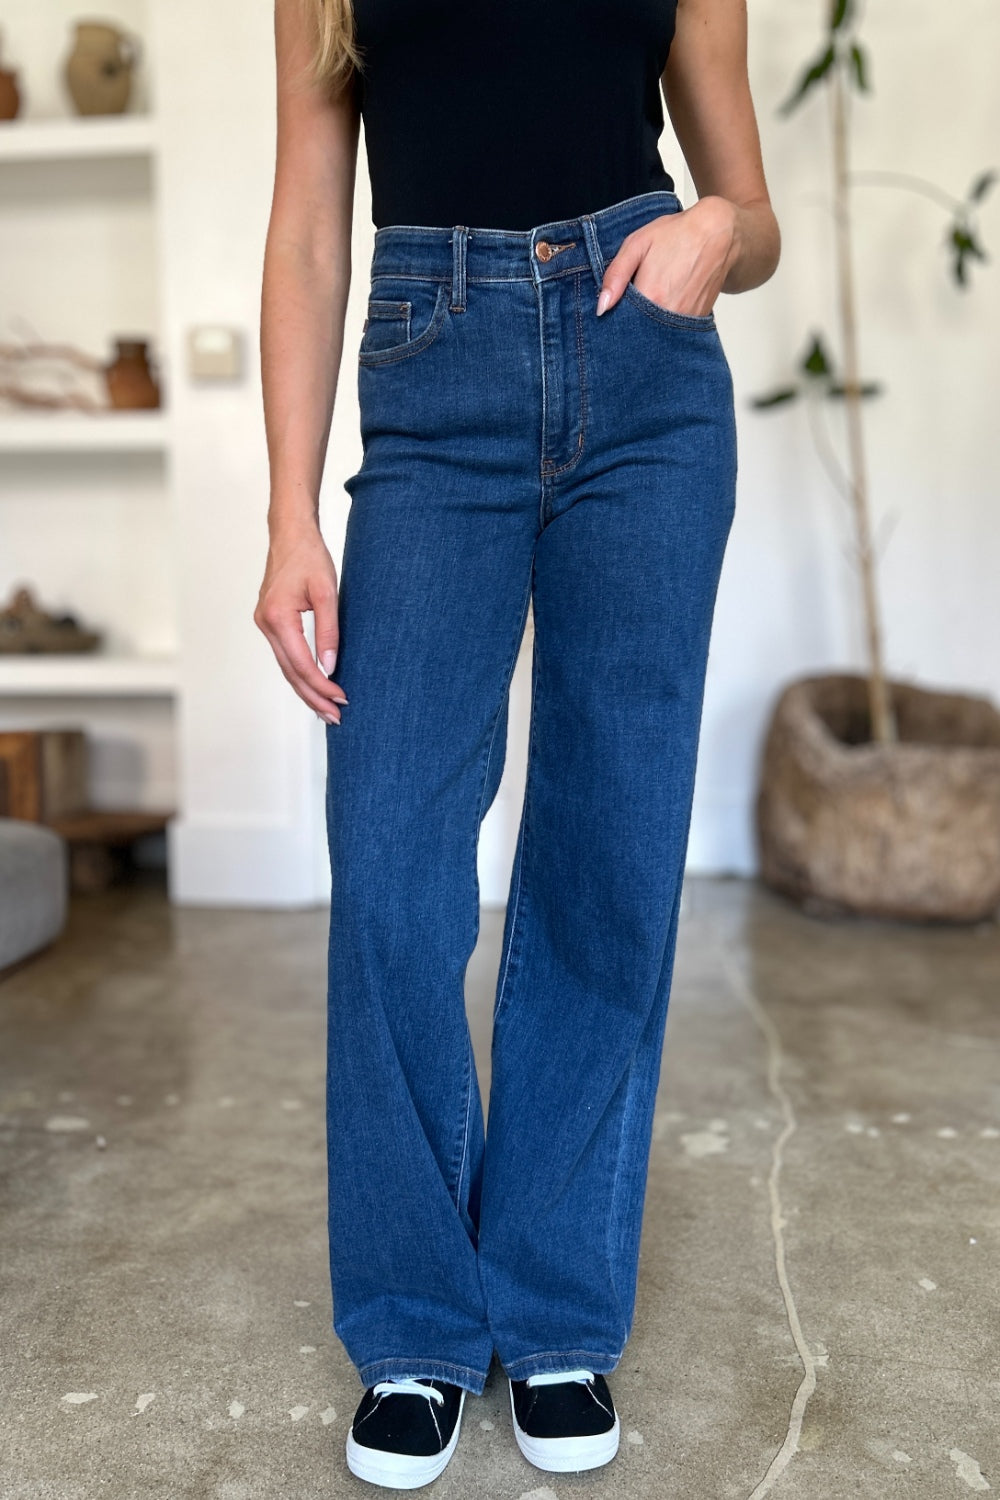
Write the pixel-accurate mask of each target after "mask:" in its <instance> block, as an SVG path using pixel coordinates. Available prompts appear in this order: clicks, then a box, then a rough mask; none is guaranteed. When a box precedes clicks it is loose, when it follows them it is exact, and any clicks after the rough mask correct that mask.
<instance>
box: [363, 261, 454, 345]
mask: <svg viewBox="0 0 1000 1500" xmlns="http://www.w3.org/2000/svg"><path fill="white" fill-rule="evenodd" d="M450 295H451V283H450V282H447V281H431V280H428V279H427V278H424V277H415V276H409V277H408V276H389V275H379V276H375V277H373V278H372V287H371V294H370V296H369V298H368V307H367V313H366V316H365V321H364V327H363V328H362V332H361V344H360V347H359V349H358V360H359V362H360V363H361V364H363V365H382V364H394V363H395V362H396V361H397V360H401V359H410V358H412V357H413V355H415V354H419V352H420V351H421V349H426V348H427V346H428V345H429V344H431V343H433V341H434V339H435V338H436V337H437V335H438V333H439V332H440V330H441V327H442V325H443V324H444V320H445V318H446V317H447V314H448V300H449V297H450Z"/></svg>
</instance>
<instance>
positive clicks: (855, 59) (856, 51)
mask: <svg viewBox="0 0 1000 1500" xmlns="http://www.w3.org/2000/svg"><path fill="white" fill-rule="evenodd" d="M851 66H852V68H853V70H854V81H855V83H856V84H857V86H858V88H859V89H860V90H861V92H862V93H863V94H867V93H870V92H871V90H870V88H869V86H868V56H867V53H865V52H863V51H862V49H861V48H860V47H859V46H858V44H857V42H852V43H851Z"/></svg>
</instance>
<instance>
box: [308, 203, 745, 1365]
mask: <svg viewBox="0 0 1000 1500" xmlns="http://www.w3.org/2000/svg"><path fill="white" fill-rule="evenodd" d="M680 209H681V203H680V201H679V199H678V198H677V197H676V195H675V194H673V193H671V192H668V191H665V190H657V191H654V192H649V193H644V194H640V195H639V196H637V197H634V198H629V199H626V200H624V201H622V202H620V203H616V204H613V205H611V206H610V207H608V208H604V209H601V210H600V211H597V212H595V213H591V214H584V215H582V216H581V217H579V218H571V219H565V220H562V221H559V222H555V223H550V224H544V225H541V226H538V227H537V228H535V229H533V230H525V231H523V232H522V231H508V230H498V229H489V228H482V229H477V228H475V227H471V228H469V227H467V226H461V225H459V226H452V227H451V228H429V227H424V226H408V225H396V224H393V225H388V226H386V227H384V228H381V229H379V230H378V231H377V232H376V235H375V246H374V255H373V260H372V266H371V298H370V301H369V304H368V317H367V320H366V323H365V328H364V333H363V335H362V340H361V346H360V349H359V351H358V391H359V398H360V411H361V435H362V440H363V459H362V463H361V467H360V469H359V470H358V471H357V473H355V474H353V475H351V476H350V477H349V478H348V479H347V480H346V482H345V487H346V489H347V491H348V493H349V495H350V496H351V507H350V512H349V516H348V524H347V532H346V539H345V546H344V553H343V560H342V565H341V576H340V605H339V622H340V647H339V656H338V661H337V668H336V671H335V672H334V674H333V675H334V677H335V678H336V680H337V681H338V682H339V683H340V684H341V685H342V686H343V688H344V691H345V693H346V694H347V697H348V699H349V700H350V701H349V705H348V706H347V707H346V708H345V709H344V710H343V714H342V723H341V724H340V725H339V726H336V725H330V726H329V727H328V729H327V731H326V738H327V801H326V818H327V832H328V839H329V849H330V871H331V908H330V938H329V955H328V960H329V1006H328V1056H327V1127H328V1166H329V1236H330V1238H329V1245H330V1271H331V1279H332V1291H333V1310H334V1316H333V1327H334V1330H335V1332H336V1333H337V1335H338V1337H339V1338H340V1339H341V1341H342V1343H343V1345H344V1348H345V1349H346V1351H347V1353H348V1355H349V1357H350V1359H351V1360H352V1361H353V1363H354V1364H355V1366H356V1368H357V1370H358V1373H359V1375H360V1378H361V1380H362V1382H363V1384H364V1385H366V1386H368V1385H372V1384H374V1383H375V1382H376V1381H377V1380H384V1379H392V1378H396V1379H398V1378H402V1377H405V1376H410V1375H417V1376H424V1377H436V1378H438V1379H441V1380H447V1381H451V1382H454V1383H455V1384H457V1385H461V1386H464V1387H465V1388H466V1389H467V1390H469V1391H472V1392H475V1393H479V1392H481V1391H482V1389H483V1385H484V1382H485V1379H486V1374H487V1370H488V1368H489V1365H490V1362H491V1358H492V1356H493V1353H494V1350H495V1351H496V1353H497V1355H498V1357H499V1359H500V1362H501V1364H502V1365H503V1367H504V1369H505V1370H506V1372H507V1374H508V1375H510V1376H511V1377H512V1378H514V1379H524V1378H525V1377H526V1376H528V1375H531V1374H539V1373H544V1372H556V1371H559V1370H570V1369H575V1368H577V1367H580V1366H586V1367H587V1368H590V1369H593V1370H595V1371H601V1372H604V1373H607V1372H608V1371H610V1370H612V1369H613V1368H614V1367H615V1365H616V1364H617V1363H618V1361H619V1359H620V1358H621V1355H622V1352H623V1347H624V1345H625V1341H626V1339H627V1338H628V1336H629V1331H630V1328H631V1324H632V1317H633V1310H634V1303H635V1292H636V1277H637V1269H638V1257H639V1238H640V1225H641V1220H642V1213H643V1205H644V1198H645V1187H646V1174H647V1168H648V1161H649V1146H650V1138H651V1132H652V1117H653V1105H654V1098H655V1094H656V1088H657V1082H658V1077H659V1069H660V1057H661V1052H662V1047H663V1035H664V1027H665V1023H666V1013H667V1001H668V993H669V989H670V980H671V971H672V967H673V958H674V946H675V939H676V931H677V915H678V906H679V900H680V892H681V882H682V877H683V869H684V862H685V853H686V846H687V840H688V830H689V823H690V814H691V803H692V792H693V785H694V775H695V761H696V755H697V743H698V736H699V729H700V721H701V710H702V699H703V691H704V680H705V668H706V660H707V655H708V645H709V633H710V629H711V623H712V617H713V611H714V607H715V597H716V589H717V585H718V580H719V574H720V569H721V565H722V560H723V553H724V550H725V546H726V542H727V539H728V534H729V530H730V526H731V523H732V519H733V512H734V506H735V488H736V434H735V414H734V406H733V390H732V378H731V373H730V369H729V365H728V362H727V359H726V356H725V354H724V352H723V348H722V344H721V342H720V339H719V334H718V331H717V328H716V324H715V318H714V315H713V314H708V315H707V316H703V317H699V316H690V315H682V314H679V313H675V312H671V311H667V310H665V309H664V308H662V307H661V306H660V305H659V304H658V303H656V302H654V301H652V300H650V299H649V298H647V297H645V296H643V295H642V293H640V292H639V291H637V290H636V289H635V287H634V286H633V285H632V284H631V283H630V284H629V286H628V288H627V290H626V292H625V294H624V296H623V298H622V299H621V301H620V302H618V303H616V304H615V305H614V306H613V307H612V308H611V309H609V311H608V312H607V313H605V314H604V315H603V316H602V317H600V318H598V317H597V316H596V311H595V308H596V301H597V293H598V288H599V284H600V281H601V277H602V275H603V273H604V269H605V266H606V265H607V262H608V261H609V260H610V259H611V257H612V256H613V255H614V254H615V252H616V251H617V250H618V248H619V246H620V245H621V242H622V240H623V238H624V237H625V235H626V234H628V233H629V232H630V231H631V230H633V229H636V228H637V227H639V226H640V225H642V224H644V223H647V222H648V221H649V220H651V219H653V218H655V217H657V216H658V215H661V214H670V213H676V212H678V211H679V210H680ZM529 600H531V601H532V602H533V617H534V645H533V656H532V707H531V721H530V735H529V751H528V769H527V783H526V791H525V797H524V804H523V809H522V813H521V822H520V831H519V835H518V840H517V845H516V853H515V858H514V865H513V871H512V876H511V888H510V894H509V899H508V903H507V908H506V916H505V923H504V933H503V952H502V958H501V963H500V970H499V977H498V983H497V991H496V998H495V1007H494V1027H493V1040H492V1086H491V1092H490V1100H489V1117H488V1119H489V1129H488V1132H487V1131H486V1130H485V1129H484V1121H483V1108H482V1101H481V1098H480V1092H479V1088H478V1084H477V1080H476V1070H475V1066H474V1062H473V1054H472V1048H471V1045H470V1039H469V1028H468V1024H467V1020H466V1012H465V1005H464V993H463V991H464V976H465V970H466V965H467V962H468V960H469V957H470V954H471V953H472V950H473V948H474V947H475V944H476V939H477V935H478V931H479V886H478V880H477V853H476V851H477V841H478V837H479V829H480V824H481V821H482V818H483V815H484V814H485V812H486V810H487V809H488V807H489V806H490V804H491V802H492V800H493V797H494V795H495V793H496V790H497V786H498V783H499V780H500V775H501V772H502V769H503V764H504V755H505V741H506V730H507V702H508V689H509V686H510V681H511V676H512V673H513V670H514V664H515V660H516V658H517V655H518V648H519V645H520V642H521V639H522V635H523V632H524V629H525V623H526V616H527V611H528V604H529Z"/></svg>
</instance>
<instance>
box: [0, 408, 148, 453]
mask: <svg viewBox="0 0 1000 1500" xmlns="http://www.w3.org/2000/svg"><path fill="white" fill-rule="evenodd" d="M169 446H170V418H169V415H168V414H167V412H166V411H107V412H103V411H102V412H83V411H81V412H64V411H60V412H53V413H49V412H40V413H38V414H34V413H27V414H24V415H22V414H21V413H17V414H16V415H10V414H8V413H4V414H3V415H2V416H0V453H164V452H166V450H167V449H168V448H169Z"/></svg>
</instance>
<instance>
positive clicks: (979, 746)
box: [751, 0, 1000, 921]
mask: <svg viewBox="0 0 1000 1500" xmlns="http://www.w3.org/2000/svg"><path fill="white" fill-rule="evenodd" d="M822 89H826V90H827V91H828V97H829V102H830V121H831V128H830V148H831V153H832V166H833V197H834V203H833V207H834V221H835V251H836V273H837V290H838V302H839V324H840V326H839V335H840V343H841V347H842V350H843V359H842V373H841V372H839V371H838V370H837V368H836V366H835V362H834V360H833V358H832V356H831V354H830V353H829V345H828V341H827V340H826V339H824V338H823V337H822V335H821V334H813V335H812V336H811V338H810V341H809V344H808V347H807V349H806V352H805V354H804V356H803V358H802V360H801V362H800V364H799V368H798V372H797V378H796V380H795V381H793V382H791V383H788V384H786V385H784V386H782V387H780V388H779V389H777V390H774V391H771V392H769V393H767V394H765V395H762V396H759V397H757V398H755V399H754V400H753V401H752V403H751V404H752V405H753V406H754V407H755V408H756V409H757V410H775V409H777V408H781V407H786V406H788V405H789V404H790V403H792V402H794V401H796V400H797V399H798V398H800V397H805V398H806V399H807V400H808V401H810V402H813V403H815V402H817V401H831V402H835V403H837V405H838V406H839V407H841V408H842V410H843V412H844V417H845V424H846V439H847V462H846V464H845V465H843V466H842V465H841V464H840V463H839V461H838V460H837V459H836V458H835V456H834V455H833V454H832V452H830V451H824V452H823V454H822V456H823V458H824V461H825V463H826V465H827V468H828V471H829V472H830V474H831V477H832V478H833V480H834V482H835V484H836V485H837V487H838V488H839V489H840V490H841V492H842V493H843V495H844V498H845V499H846V500H847V502H848V504H849V506H850V510H851V518H852V529H853V552H854V556H855V559H856V562H857V568H858V577H859V583H860V598H861V606H862V611H863V617H864V634H865V641H866V647H867V655H868V663H867V667H868V670H867V673H866V674H861V673H853V672H839V673H826V674H818V675H813V676H809V677H804V678H800V679H798V680H796V681H793V682H791V683H790V684H788V685H787V686H786V688H785V689H784V691H783V692H782V693H781V694H780V695H779V697H778V700H777V703H776V705H775V707H774V710H773V713H772V716H771V719H770V722H769V724H768V727H767V731H766V734H765V738H764V746H763V753H762V757H761V763H760V773H759V781H758V787H757V794H756V801H755V809H754V812H755V828H756V836H757V845H758V854H759V862H760V874H761V878H762V879H763V880H764V881H765V883H767V884H768V885H770V886H772V887H773V888H775V889H777V890H779V891H782V892H783V893H784V894H786V895H788V896H790V897H791V898H793V899H794V900H796V901H798V902H799V903H800V904H801V905H803V906H804V907H806V908H807V909H809V910H811V911H814V912H816V913H819V914H835V913H849V912H854V913H858V914H864V915H869V916H883V917H893V918H902V919H911V920H945V921H978V920H982V919H984V918H987V917H991V916H994V915H995V914H996V912H997V909H998V908H1000V712H998V711H997V709H996V708H995V707H994V705H993V704H992V703H991V702H990V701H989V700H988V699H985V698H982V697H975V696H972V695H969V694H964V693H960V692H948V691H939V690H933V689H929V688H924V687H919V686H917V685H916V684H914V683H907V682H902V681H892V680H890V679H889V677H888V676H887V673H886V668H885V662H884V651H883V642H882V627H881V615H880V607H879V596H878V578H877V570H876V557H875V547H874V544H873V530H872V524H871V506H870V499H869V487H868V479H867V467H866V461H865V440H864V424H863V406H864V403H865V401H867V400H870V399H872V398H874V397H876V396H878V395H879V394H880V392H881V386H880V385H879V384H878V383H876V382H873V381H866V380H864V379H863V378H862V375H861V364H860V357H859V350H858V324H859V318H858V310H857V301H856V289H855V281H854V255H853V219H852V215H851V190H852V187H853V186H854V185H855V184H857V183H859V182H862V181H864V182H880V183H887V184H893V185H898V186H903V187H908V188H912V189H914V190H916V191H919V192H921V193H924V194H926V195H927V196H929V197H931V198H933V199H934V200H935V201H937V202H939V203H942V204H943V205H944V206H945V207H946V208H947V209H948V211H949V215H950V217H949V222H948V227H947V232H946V237H945V244H946V247H947V250H948V252H949V260H950V266H951V273H952V276H953V279H954V281H955V283H956V284H957V286H959V287H960V288H964V287H966V286H967V285H968V282H969V273H970V266H971V263H972V262H973V261H976V260H979V261H985V260H986V259H987V257H986V254H985V252H984V250H983V247H982V244H981V242H980V239H979V235H978V231H977V228H976V224H975V213H976V209H977V207H978V205H979V204H980V203H981V202H982V201H983V199H984V198H985V197H986V195H987V194H988V193H989V191H990V190H991V188H992V186H993V183H994V181H995V178H996V173H995V172H993V171H988V172H982V173H980V174H979V175H978V176H977V178H976V179H975V181H974V182H973V184H972V186H971V188H970V190H969V192H968V193H967V194H966V196H965V198H964V199H961V200H956V199H954V198H953V197H951V196H950V195H948V194H946V193H943V192H942V191H941V190H940V189H938V188H937V187H936V186H935V185H934V184H932V183H929V182H927V181H926V180H925V179H923V178H919V177H914V176H911V175H909V174H905V173H899V172H865V173H860V172H852V170H851V165H850V117H849V104H850V98H851V94H852V92H853V93H858V94H861V93H868V92H870V86H869V61H868V56H867V52H866V50H865V48H864V46H863V45H862V42H861V39H860V36H859V27H858V15H857V4H856V0H828V8H827V24H826V31H825V35H824V37H823V41H822V45H821V48H820V50H819V52H818V54H817V56H816V57H815V58H814V59H813V60H812V61H811V62H810V63H809V64H808V65H807V66H806V68H805V69H804V70H803V72H802V74H801V76H800V78H799V79H798V81H797V84H796V86H795V87H794V89H793V91H792V92H791V94H790V95H789V97H788V99H787V100H786V101H785V102H784V103H783V105H782V106H781V112H782V113H784V114H790V113H791V112H792V111H793V110H795V109H797V108H798V107H799V106H800V105H801V104H802V103H803V101H805V100H807V99H809V98H810V97H812V96H814V95H815V94H816V93H817V92H818V91H820V90H822Z"/></svg>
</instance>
